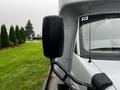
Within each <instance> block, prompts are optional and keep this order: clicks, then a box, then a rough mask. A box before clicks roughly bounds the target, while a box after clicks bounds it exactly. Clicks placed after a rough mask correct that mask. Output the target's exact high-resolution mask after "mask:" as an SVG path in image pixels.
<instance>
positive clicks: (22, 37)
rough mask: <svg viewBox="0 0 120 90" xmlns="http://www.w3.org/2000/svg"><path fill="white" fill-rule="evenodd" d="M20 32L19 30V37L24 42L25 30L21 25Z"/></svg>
mask: <svg viewBox="0 0 120 90" xmlns="http://www.w3.org/2000/svg"><path fill="white" fill-rule="evenodd" d="M20 32H21V39H22V41H23V43H25V42H26V37H25V31H24V28H23V27H21V29H20Z"/></svg>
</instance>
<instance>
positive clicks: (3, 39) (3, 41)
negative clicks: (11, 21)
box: [1, 25, 9, 47]
mask: <svg viewBox="0 0 120 90" xmlns="http://www.w3.org/2000/svg"><path fill="white" fill-rule="evenodd" d="M1 45H2V47H8V46H9V39H8V33H7V29H6V26H5V25H2V26H1Z"/></svg>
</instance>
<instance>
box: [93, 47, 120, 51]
mask: <svg viewBox="0 0 120 90" xmlns="http://www.w3.org/2000/svg"><path fill="white" fill-rule="evenodd" d="M91 51H120V47H108V48H106V47H105V48H94V49H91Z"/></svg>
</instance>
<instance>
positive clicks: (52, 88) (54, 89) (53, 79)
mask: <svg viewBox="0 0 120 90" xmlns="http://www.w3.org/2000/svg"><path fill="white" fill-rule="evenodd" d="M48 87H49V90H57V79H56V76H55V74H54V73H52V76H51V81H50V84H49V86H48Z"/></svg>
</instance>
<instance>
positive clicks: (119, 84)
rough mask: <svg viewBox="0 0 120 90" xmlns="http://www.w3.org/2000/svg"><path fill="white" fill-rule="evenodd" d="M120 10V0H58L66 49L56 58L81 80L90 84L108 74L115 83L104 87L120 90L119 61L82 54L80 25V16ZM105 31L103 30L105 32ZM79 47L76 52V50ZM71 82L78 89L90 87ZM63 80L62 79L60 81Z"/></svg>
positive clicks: (119, 11) (84, 89) (82, 89)
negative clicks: (85, 56) (96, 76)
mask: <svg viewBox="0 0 120 90" xmlns="http://www.w3.org/2000/svg"><path fill="white" fill-rule="evenodd" d="M102 13H120V0H59V15H60V16H62V17H63V19H64V30H65V31H64V35H65V40H64V52H63V56H62V57H61V58H58V59H57V60H58V61H59V62H60V63H61V64H62V65H63V66H64V67H65V69H66V70H67V71H68V72H70V73H71V74H72V75H73V76H74V77H75V78H77V79H78V80H80V81H83V82H86V83H89V84H91V78H92V77H93V76H94V75H95V74H98V73H105V74H106V75H107V76H108V77H109V78H110V79H111V81H112V82H113V85H112V86H110V87H108V88H107V89H105V90H120V78H119V77H120V61H119V60H114V59H113V60H109V59H107V60H103V59H97V60H96V59H91V62H89V58H83V57H81V53H80V52H81V51H80V50H81V48H80V34H79V32H80V28H81V27H80V25H79V21H80V20H79V18H80V17H81V16H87V15H94V14H102ZM103 33H104V32H103ZM75 48H76V49H77V54H76V53H75V52H74V51H75ZM68 82H69V83H70V84H71V85H72V86H73V87H74V88H75V89H77V90H87V88H86V87H84V86H80V85H78V84H76V83H74V82H73V81H71V80H68ZM59 83H61V82H59Z"/></svg>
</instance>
